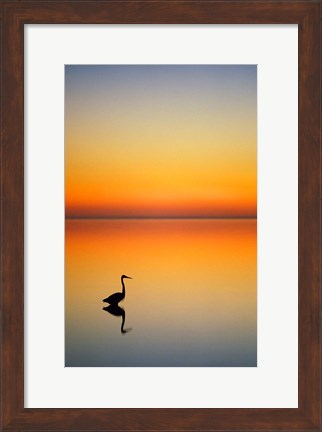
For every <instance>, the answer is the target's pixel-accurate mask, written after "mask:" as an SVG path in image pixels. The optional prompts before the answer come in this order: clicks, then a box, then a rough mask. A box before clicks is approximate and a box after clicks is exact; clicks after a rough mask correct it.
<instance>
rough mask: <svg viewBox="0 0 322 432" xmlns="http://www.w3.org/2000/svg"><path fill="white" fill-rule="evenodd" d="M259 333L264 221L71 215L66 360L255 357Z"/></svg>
mask: <svg viewBox="0 0 322 432" xmlns="http://www.w3.org/2000/svg"><path fill="white" fill-rule="evenodd" d="M122 274H127V275H128V276H132V277H133V280H130V279H125V285H126V297H125V300H124V301H123V302H121V303H120V307H121V308H122V309H124V311H125V324H124V328H125V329H129V328H132V331H130V332H128V333H126V334H122V333H121V324H122V316H121V315H119V316H113V315H112V314H110V313H108V312H106V311H104V310H103V307H104V306H108V305H107V304H105V303H102V299H103V298H105V297H107V296H108V295H110V294H112V293H113V292H116V291H121V283H120V276H121V275H122ZM117 313H121V312H120V311H117ZM256 334H257V328H256V220H214V219H213V220H210V219H207V220H202V219H200V220H197V219H195V220H161V219H160V220H67V221H66V366H256V363H257V360H256V351H257V344H256Z"/></svg>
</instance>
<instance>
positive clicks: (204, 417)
mask: <svg viewBox="0 0 322 432" xmlns="http://www.w3.org/2000/svg"><path fill="white" fill-rule="evenodd" d="M28 23H39V24H40V23H41V24H43V23H52V24H54V23H55V24H56V23H57V24H58V23H63V24H86V23H88V24H89V23H91V24H100V23H114V24H115V23H125V24H135V23H136V24H138V23H151V24H154V23H165V24H167V23H168V24H170V23H176V24H189V23H198V24H210V23H225V24H235V23H238V24H249V23H254V24H284V23H285V24H287V23H292V24H298V25H299V147H298V150H299V179H298V182H299V408H298V409H25V408H24V300H23V297H24V69H23V68H24V24H28ZM1 27H2V58H1V62H2V63H1V69H2V79H1V90H2V94H1V104H2V119H1V120H2V121H1V127H2V141H1V150H2V158H1V163H2V165H1V168H2V170H1V294H2V295H1V300H2V302H1V303H2V304H1V306H2V315H1V317H2V344H1V425H2V430H5V431H14V430H16V431H18V430H19V431H22V430H24V431H31V430H33V431H40V430H41V431H47V430H48V431H49V430H51V431H53V430H57V431H63V430H64V431H67V430H70V431H80V430H82V431H94V430H95V431H134V430H136V431H138V430H141V431H148V430H154V431H170V430H172V431H219V430H220V431H238V430H239V431H277V430H279V431H280V430H283V431H322V425H321V368H320V364H321V363H320V360H321V340H320V322H321V321H320V318H321V301H320V298H321V297H320V280H321V271H320V258H321V253H320V236H321V228H320V220H321V219H320V114H321V108H320V95H321V87H320V75H321V65H320V2H319V1H312V0H306V1H301V0H281V1H275V0H270V1H267V0H258V1H254V0H246V1H235V0H232V1H230V0H223V1H222V0H199V1H198V0H174V1H167V0H155V1H145V0H137V1H129V0H121V1H113V0H110V1H108V0H97V1H86V0H85V1H81V0H70V1H64V0H61V1H60V0H49V1H46V0H43V1H32V0H21V1H15V0H11V1H10V0H3V1H2V25H1ZM285 319H287V317H285Z"/></svg>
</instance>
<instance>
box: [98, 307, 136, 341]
mask: <svg viewBox="0 0 322 432" xmlns="http://www.w3.org/2000/svg"><path fill="white" fill-rule="evenodd" d="M103 310H105V312H108V313H110V314H111V315H114V316H121V317H122V324H121V333H123V334H124V333H127V332H129V331H131V330H132V329H131V328H128V329H125V328H124V324H125V310H124V309H123V308H121V307H120V306H119V305H118V304H110V305H109V306H107V307H103Z"/></svg>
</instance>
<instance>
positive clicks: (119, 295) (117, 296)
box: [103, 275, 132, 305]
mask: <svg viewBox="0 0 322 432" xmlns="http://www.w3.org/2000/svg"><path fill="white" fill-rule="evenodd" d="M123 279H132V278H131V277H130V276H126V275H122V276H121V283H122V292H116V293H114V294H111V295H110V296H109V297H106V298H105V299H103V302H105V303H109V304H110V305H117V304H118V303H120V301H122V300H123V299H124V297H125V285H124V281H123Z"/></svg>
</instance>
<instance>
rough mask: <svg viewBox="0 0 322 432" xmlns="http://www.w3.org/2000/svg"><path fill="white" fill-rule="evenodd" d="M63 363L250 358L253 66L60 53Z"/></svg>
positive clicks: (253, 348) (253, 349)
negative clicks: (78, 60) (77, 59)
mask: <svg viewBox="0 0 322 432" xmlns="http://www.w3.org/2000/svg"><path fill="white" fill-rule="evenodd" d="M64 73H65V114H64V121H65V367H257V65H255V64H249V65H248V64H245V65H244V64H242V65H240V64H230V65H224V64H200V65H199V64H178V65H175V64H157V65H155V64H150V65H143V64H142V65H141V64H122V65H117V64H106V65H105V64H102V65H95V64H94V65H85V64H84V65H83V64H79V65H78V64H75V65H74V64H73V65H69V64H68V65H65V72H64Z"/></svg>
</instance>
